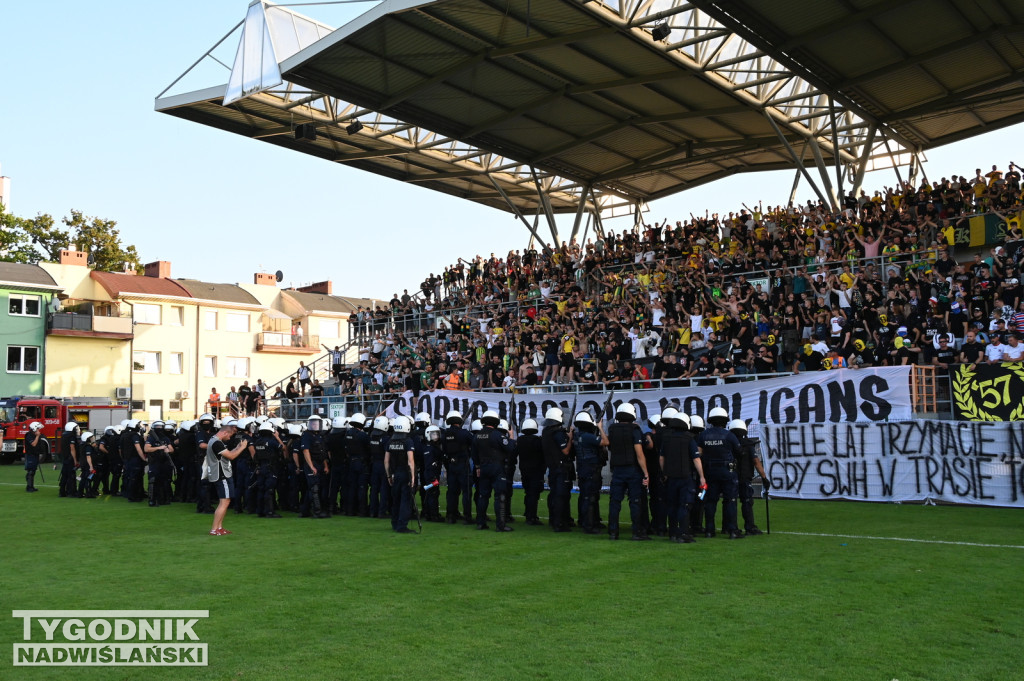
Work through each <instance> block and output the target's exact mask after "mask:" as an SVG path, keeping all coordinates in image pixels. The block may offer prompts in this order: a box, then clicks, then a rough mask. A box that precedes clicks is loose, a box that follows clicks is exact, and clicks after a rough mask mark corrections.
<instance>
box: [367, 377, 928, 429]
mask: <svg viewBox="0 0 1024 681" xmlns="http://www.w3.org/2000/svg"><path fill="white" fill-rule="evenodd" d="M909 379H910V367H875V368H869V369H840V370H836V371H815V372H810V373H803V374H799V375H796V376H785V377H782V378H770V379H764V380H760V381H743V382H739V383H725V384H721V385H710V386H695V387H687V388H665V389H663V390H642V391H639V392H626V391H618V392H615V393H614V394H613V396H612V398H613V399H612V400H611V403H610V404H609V400H608V394H607V393H604V392H592V393H580V394H579V395H576V394H575V393H545V394H541V395H513V394H511V393H507V392H474V391H464V390H457V391H450V390H435V391H432V392H423V393H420V396H419V399H418V400H417V402H416V407H415V409H413V406H412V392H409V391H407V392H406V393H405V394H403V395H402V396H401V397H400V398H398V399H397V400H395V401H394V402H393V403H391V405H389V406H388V408H387V411H386V414H387V415H388V416H389V417H394V416H396V415H398V414H406V415H408V416H412V415H414V413H418V412H421V411H423V412H426V413H427V414H429V415H430V417H431V418H432V419H434V420H435V421H436V420H437V419H443V418H444V416H445V414H447V413H448V411H449V410H452V409H456V410H458V411H459V412H461V413H462V415H463V418H465V420H466V422H467V423H469V422H470V421H471V420H472V419H475V418H479V417H480V415H481V414H482V413H483V412H484V411H485V410H487V409H494V410H496V411H497V412H498V413H499V414H500V416H501V418H505V419H508V418H509V415H510V414H511V415H512V418H511V419H509V420H510V421H511V422H512V423H513V424H519V423H522V422H523V420H524V419H528V418H531V419H538V418H543V417H544V413H545V412H546V411H547V410H548V409H549V408H551V407H560V408H561V409H562V410H563V411H565V412H566V416H567V417H570V416H571V415H570V414H569V413H568V412H569V411H571V410H572V409H573V408H574V407H575V409H576V411H583V410H584V409H589V410H590V411H591V413H593V414H597V415H601V414H602V413H603V415H604V417H605V418H611V417H612V416H613V414H614V411H615V408H616V407H618V405H620V404H622V403H623V402H629V403H630V404H633V405H634V406H635V407H636V409H637V417H638V420H639V421H641V422H643V421H646V420H647V417H648V416H649V415H653V414H660V413H661V412H662V410H663V409H664V408H665V407H667V406H670V405H671V406H675V407H677V408H680V409H681V410H682V411H684V412H685V413H687V414H697V415H700V416H702V417H707V413H708V411H710V410H711V409H713V408H715V407H723V408H724V409H725V410H726V411H727V412H728V413H729V418H730V419H743V420H744V421H746V422H747V423H748V424H749V425H750V428H751V434H753V433H755V432H757V427H758V424H765V423H808V422H816V423H826V422H831V423H839V422H855V421H867V422H871V421H886V420H903V419H909V418H912V417H913V413H912V409H911V403H910V383H909ZM513 405H514V406H515V408H514V409H513Z"/></svg>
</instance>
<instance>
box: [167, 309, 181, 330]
mask: <svg viewBox="0 0 1024 681" xmlns="http://www.w3.org/2000/svg"><path fill="white" fill-rule="evenodd" d="M167 324H168V325H169V326H185V306H184V305H171V313H170V314H169V315H167Z"/></svg>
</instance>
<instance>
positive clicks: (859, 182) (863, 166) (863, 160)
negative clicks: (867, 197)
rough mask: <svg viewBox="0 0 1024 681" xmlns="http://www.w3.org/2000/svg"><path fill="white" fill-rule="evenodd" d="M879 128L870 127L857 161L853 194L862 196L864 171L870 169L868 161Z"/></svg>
mask: <svg viewBox="0 0 1024 681" xmlns="http://www.w3.org/2000/svg"><path fill="white" fill-rule="evenodd" d="M877 133H878V128H877V127H876V126H874V125H872V126H871V127H870V128H868V136H867V138H866V139H865V140H864V147H863V148H862V149H861V152H860V159H859V160H858V162H857V173H856V174H855V175H854V176H853V195H854V196H856V197H858V198H860V189H861V187H862V186H863V185H864V173H865V172H867V169H868V161H869V160H871V150H872V149H873V148H874V145H875V134H877Z"/></svg>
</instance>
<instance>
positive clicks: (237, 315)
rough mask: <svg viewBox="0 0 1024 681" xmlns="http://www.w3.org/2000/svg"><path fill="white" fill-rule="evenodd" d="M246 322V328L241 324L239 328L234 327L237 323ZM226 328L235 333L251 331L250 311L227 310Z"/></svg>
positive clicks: (225, 314)
mask: <svg viewBox="0 0 1024 681" xmlns="http://www.w3.org/2000/svg"><path fill="white" fill-rule="evenodd" d="M243 321H244V322H245V326H244V328H243V327H242V325H241V324H239V325H238V328H233V327H234V326H235V323H238V322H243ZM224 330H225V331H231V332H233V333H249V313H248V312H225V313H224Z"/></svg>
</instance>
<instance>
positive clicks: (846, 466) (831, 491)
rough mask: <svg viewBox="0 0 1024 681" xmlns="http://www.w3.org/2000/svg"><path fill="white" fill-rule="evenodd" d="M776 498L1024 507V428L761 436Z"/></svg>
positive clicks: (846, 429) (859, 428)
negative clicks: (932, 502)
mask: <svg viewBox="0 0 1024 681" xmlns="http://www.w3.org/2000/svg"><path fill="white" fill-rule="evenodd" d="M761 456H762V461H763V463H764V468H765V472H766V473H767V474H768V478H769V481H770V482H771V486H772V492H771V493H772V496H775V497H784V498H791V499H854V500H861V501H923V500H927V499H931V500H934V501H947V502H955V503H961V504H979V505H984V506H1016V507H1024V422H1021V421H1016V422H988V421H977V422H976V421H938V420H923V419H922V420H914V421H902V422H890V423H863V422H861V423H800V424H790V425H768V426H763V427H762V428H761Z"/></svg>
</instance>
